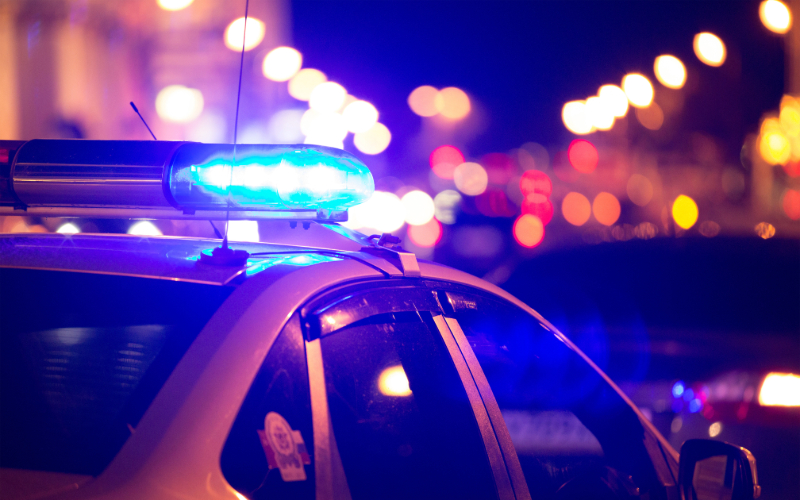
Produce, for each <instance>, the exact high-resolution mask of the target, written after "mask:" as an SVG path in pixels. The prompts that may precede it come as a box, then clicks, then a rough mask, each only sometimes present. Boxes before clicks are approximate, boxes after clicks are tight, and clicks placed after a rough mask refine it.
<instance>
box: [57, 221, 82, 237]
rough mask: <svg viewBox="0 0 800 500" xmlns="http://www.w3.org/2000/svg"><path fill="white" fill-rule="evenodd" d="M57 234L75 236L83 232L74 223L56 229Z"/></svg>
mask: <svg viewBox="0 0 800 500" xmlns="http://www.w3.org/2000/svg"><path fill="white" fill-rule="evenodd" d="M56 232H57V233H61V234H75V233H80V232H81V230H80V229H79V228H78V226H76V225H75V224H73V223H72V222H67V223H66V224H62V225H60V226H59V227H58V229H56Z"/></svg>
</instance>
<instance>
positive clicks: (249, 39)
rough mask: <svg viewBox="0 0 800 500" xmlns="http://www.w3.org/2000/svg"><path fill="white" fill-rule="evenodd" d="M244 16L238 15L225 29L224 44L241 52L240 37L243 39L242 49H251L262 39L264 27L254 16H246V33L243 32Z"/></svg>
mask: <svg viewBox="0 0 800 500" xmlns="http://www.w3.org/2000/svg"><path fill="white" fill-rule="evenodd" d="M244 28H245V24H244V18H243V17H240V18H239V19H236V20H235V21H233V22H231V23H230V24H229V25H228V27H227V28H226V29H225V46H226V47H228V48H229V49H231V50H233V51H236V52H241V51H242V39H244V50H245V52H247V51H248V50H253V49H254V48H256V47H258V44H260V43H261V41H262V40H264V33H265V32H266V29H265V27H264V23H263V22H261V21H260V20H258V19H256V18H255V17H248V18H247V35H245V33H244Z"/></svg>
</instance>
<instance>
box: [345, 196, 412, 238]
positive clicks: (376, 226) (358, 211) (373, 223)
mask: <svg viewBox="0 0 800 500" xmlns="http://www.w3.org/2000/svg"><path fill="white" fill-rule="evenodd" d="M348 214H349V215H348V219H349V220H348V221H347V222H345V223H344V224H343V225H344V226H345V227H349V228H351V229H360V230H364V232H376V233H391V232H393V231H397V230H398V229H400V228H401V227H403V224H404V223H405V208H404V207H403V202H402V201H400V198H399V197H398V196H397V195H396V194H394V193H388V192H385V191H375V192H374V193H373V194H372V196H371V197H370V199H369V200H367V201H365V202H364V203H362V204H361V205H356V206H354V207H351V208H350V209H349V210H348Z"/></svg>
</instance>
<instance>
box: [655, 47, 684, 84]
mask: <svg viewBox="0 0 800 500" xmlns="http://www.w3.org/2000/svg"><path fill="white" fill-rule="evenodd" d="M653 69H654V70H655V73H656V78H658V81H659V82H661V85H663V86H665V87H669V88H671V89H679V88H681V87H683V84H684V83H686V66H684V65H683V63H682V62H681V60H680V59H678V58H677V57H675V56H670V55H663V56H658V57H656V62H655V64H654V65H653Z"/></svg>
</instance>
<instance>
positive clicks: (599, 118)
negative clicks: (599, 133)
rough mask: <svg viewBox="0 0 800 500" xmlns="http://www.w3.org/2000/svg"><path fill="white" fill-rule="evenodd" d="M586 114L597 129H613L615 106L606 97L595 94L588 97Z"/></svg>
mask: <svg viewBox="0 0 800 500" xmlns="http://www.w3.org/2000/svg"><path fill="white" fill-rule="evenodd" d="M585 106H586V108H585V110H586V115H587V116H588V117H589V121H590V122H592V126H593V127H594V128H596V129H597V130H611V127H613V126H614V108H613V106H612V104H611V103H609V102H608V101H607V100H605V99H601V98H600V97H597V96H594V97H590V98H588V99H586V105H585Z"/></svg>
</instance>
